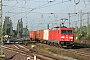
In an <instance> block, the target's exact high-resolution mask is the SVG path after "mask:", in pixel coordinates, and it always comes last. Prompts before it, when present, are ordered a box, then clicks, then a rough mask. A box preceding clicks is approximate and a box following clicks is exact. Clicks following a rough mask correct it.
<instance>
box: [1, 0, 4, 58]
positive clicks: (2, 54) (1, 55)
mask: <svg viewBox="0 0 90 60" xmlns="http://www.w3.org/2000/svg"><path fill="white" fill-rule="evenodd" d="M2 35H3V31H2V0H0V57H4V55H3V50H2V45H3V44H2Z"/></svg>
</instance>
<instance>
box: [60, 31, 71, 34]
mask: <svg viewBox="0 0 90 60" xmlns="http://www.w3.org/2000/svg"><path fill="white" fill-rule="evenodd" d="M61 33H62V34H72V30H61Z"/></svg>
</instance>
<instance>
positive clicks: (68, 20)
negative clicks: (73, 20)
mask: <svg viewBox="0 0 90 60" xmlns="http://www.w3.org/2000/svg"><path fill="white" fill-rule="evenodd" d="M71 14H77V13H68V16H69V18H68V21H69V27H70V17H71V16H70V15H71Z"/></svg>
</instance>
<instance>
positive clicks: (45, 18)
mask: <svg viewBox="0 0 90 60" xmlns="http://www.w3.org/2000/svg"><path fill="white" fill-rule="evenodd" d="M2 4H3V19H4V18H5V16H9V17H10V18H11V20H12V22H13V27H14V29H16V24H17V21H18V20H19V19H20V18H22V19H23V23H24V27H25V25H26V24H27V25H28V28H29V30H36V29H46V28H47V24H48V23H50V27H54V26H59V25H60V21H61V20H60V19H62V18H67V19H68V13H71V17H70V20H71V26H75V21H78V22H79V20H80V15H79V14H80V10H82V12H84V13H86V12H89V11H90V2H89V0H2ZM51 13H53V14H51ZM74 13H78V14H77V15H76V14H74ZM86 18H87V17H86V15H85V14H84V15H83V18H82V19H83V20H85V21H84V22H85V23H84V25H85V24H86ZM65 25H66V26H67V27H68V21H66V22H65Z"/></svg>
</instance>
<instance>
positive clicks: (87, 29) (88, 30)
mask: <svg viewBox="0 0 90 60" xmlns="http://www.w3.org/2000/svg"><path fill="white" fill-rule="evenodd" d="M88 34H89V12H87V35H88Z"/></svg>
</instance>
